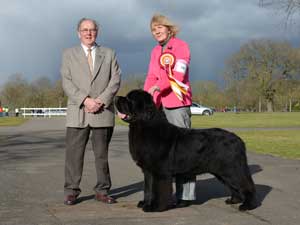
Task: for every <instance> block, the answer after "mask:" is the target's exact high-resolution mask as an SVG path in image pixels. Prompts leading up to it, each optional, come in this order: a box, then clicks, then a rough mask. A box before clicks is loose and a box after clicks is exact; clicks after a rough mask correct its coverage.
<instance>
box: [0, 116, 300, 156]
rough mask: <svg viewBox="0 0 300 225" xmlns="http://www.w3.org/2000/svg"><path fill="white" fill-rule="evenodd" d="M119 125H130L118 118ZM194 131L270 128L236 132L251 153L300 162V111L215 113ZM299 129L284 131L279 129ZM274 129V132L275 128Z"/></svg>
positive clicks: (195, 121)
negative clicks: (202, 129) (198, 129)
mask: <svg viewBox="0 0 300 225" xmlns="http://www.w3.org/2000/svg"><path fill="white" fill-rule="evenodd" d="M26 120H27V118H26V119H24V118H22V117H0V127H1V126H16V125H20V124H22V123H24V122H25V121H26ZM116 124H117V125H125V126H127V125H128V124H127V123H125V122H123V121H121V120H120V119H119V118H116ZM192 126H193V128H209V127H220V128H268V130H255V129H249V130H238V131H235V133H236V134H237V135H239V136H240V137H241V138H242V139H243V140H244V141H245V143H246V146H247V149H248V150H249V151H254V152H258V153H263V154H272V155H276V156H280V157H284V158H291V159H300V112H297V113H296V112H295V113H238V114H235V113H215V114H214V115H213V116H192ZM289 127H291V128H292V127H294V128H295V127H296V128H299V129H291V130H286V129H284V130H280V129H275V128H289ZM272 128H274V129H272Z"/></svg>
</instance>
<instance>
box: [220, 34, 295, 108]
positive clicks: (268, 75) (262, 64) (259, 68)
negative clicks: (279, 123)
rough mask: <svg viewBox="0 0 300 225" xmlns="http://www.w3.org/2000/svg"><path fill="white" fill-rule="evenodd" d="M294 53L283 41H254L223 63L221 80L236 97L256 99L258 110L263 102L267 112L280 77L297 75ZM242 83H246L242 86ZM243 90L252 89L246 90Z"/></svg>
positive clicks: (271, 105)
mask: <svg viewBox="0 0 300 225" xmlns="http://www.w3.org/2000/svg"><path fill="white" fill-rule="evenodd" d="M297 55H298V51H297V50H296V49H293V48H292V47H291V46H290V44H288V43H286V42H274V41H270V40H255V41H251V42H249V43H247V44H245V45H243V46H242V47H241V49H240V51H239V52H237V53H236V54H234V55H233V56H232V57H231V59H230V60H229V61H228V62H227V67H226V72H225V79H226V80H227V83H228V87H229V88H230V89H231V90H235V92H236V93H237V94H239V93H242V92H243V95H244V94H245V91H250V92H249V93H248V95H252V96H256V98H257V99H258V111H262V102H263V101H266V108H267V111H273V103H274V99H275V94H276V83H277V82H278V81H279V80H281V79H283V78H284V77H290V78H292V77H293V76H296V75H297V74H299V66H298V65H299V64H300V60H299V57H296V56H297ZM245 82H246V83H245ZM246 87H252V90H248V89H247V88H246Z"/></svg>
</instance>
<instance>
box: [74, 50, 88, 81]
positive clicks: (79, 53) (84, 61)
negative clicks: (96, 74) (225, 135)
mask: <svg viewBox="0 0 300 225" xmlns="http://www.w3.org/2000/svg"><path fill="white" fill-rule="evenodd" d="M76 54H77V56H78V59H79V63H80V65H82V69H83V71H85V73H86V74H89V76H90V78H91V79H92V74H91V72H90V67H89V64H88V61H87V57H86V55H85V52H84V50H83V48H82V47H81V46H78V47H77V48H76Z"/></svg>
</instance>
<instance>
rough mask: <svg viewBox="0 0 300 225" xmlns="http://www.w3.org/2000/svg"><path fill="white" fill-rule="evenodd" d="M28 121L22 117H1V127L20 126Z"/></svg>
mask: <svg viewBox="0 0 300 225" xmlns="http://www.w3.org/2000/svg"><path fill="white" fill-rule="evenodd" d="M27 120H28V119H27V118H22V117H0V126H18V125H21V124H22V123H24V122H26V121H27Z"/></svg>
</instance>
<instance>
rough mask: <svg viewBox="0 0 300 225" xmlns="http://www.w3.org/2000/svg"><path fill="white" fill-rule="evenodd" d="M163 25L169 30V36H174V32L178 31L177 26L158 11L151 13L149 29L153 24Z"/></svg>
mask: <svg viewBox="0 0 300 225" xmlns="http://www.w3.org/2000/svg"><path fill="white" fill-rule="evenodd" d="M154 24H155V25H163V26H166V27H168V29H169V30H170V32H171V36H172V37H175V36H176V34H177V33H178V32H179V27H178V26H177V25H176V24H174V23H173V22H172V21H171V20H170V19H169V18H167V17H166V16H164V15H161V14H159V13H156V14H154V15H153V17H152V19H151V22H150V30H152V26H153V25H154Z"/></svg>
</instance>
